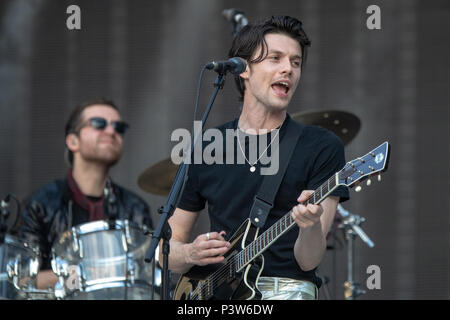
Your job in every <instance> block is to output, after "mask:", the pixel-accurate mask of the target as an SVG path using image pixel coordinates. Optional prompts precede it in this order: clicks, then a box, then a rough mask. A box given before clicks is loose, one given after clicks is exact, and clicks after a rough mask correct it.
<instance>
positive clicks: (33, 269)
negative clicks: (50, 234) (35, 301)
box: [0, 235, 39, 299]
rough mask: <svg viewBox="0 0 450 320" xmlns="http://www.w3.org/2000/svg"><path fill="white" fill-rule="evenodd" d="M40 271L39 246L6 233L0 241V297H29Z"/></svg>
mask: <svg viewBox="0 0 450 320" xmlns="http://www.w3.org/2000/svg"><path fill="white" fill-rule="evenodd" d="M38 271H39V249H38V246H37V245H32V244H30V243H27V242H24V241H22V240H20V239H18V238H16V237H14V236H11V235H5V238H4V240H3V242H2V243H0V299H29V298H30V296H29V293H30V292H34V291H35V290H36V289H35V288H36V276H37V273H38Z"/></svg>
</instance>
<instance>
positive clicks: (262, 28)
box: [228, 16, 311, 101]
mask: <svg viewBox="0 0 450 320" xmlns="http://www.w3.org/2000/svg"><path fill="white" fill-rule="evenodd" d="M269 33H281V34H286V35H288V36H290V37H292V38H293V39H295V40H297V41H298V43H299V44H300V48H301V49H302V60H301V67H303V65H304V64H305V61H306V56H307V48H308V47H309V46H311V41H310V40H309V39H308V36H307V35H306V33H305V31H304V30H303V28H302V22H301V21H300V20H297V19H296V18H293V17H289V16H272V17H270V18H268V19H265V20H261V21H259V22H256V23H253V24H248V25H246V26H245V27H244V28H242V30H241V31H240V32H239V33H238V34H237V35H236V37H235V38H234V40H233V43H232V45H231V48H230V50H229V52H228V57H229V58H231V57H241V58H243V59H245V60H247V62H248V63H249V64H251V63H258V62H261V61H263V60H264V59H265V58H266V56H267V54H268V48H267V42H266V40H265V35H266V34H269ZM259 47H261V48H262V50H261V54H260V55H259V56H258V57H255V58H254V59H252V57H253V55H254V54H255V51H256V50H257V49H258V48H259ZM234 79H235V82H236V87H237V89H238V91H239V94H240V97H239V100H240V101H243V100H244V91H245V84H244V80H243V79H242V78H241V77H240V76H239V75H236V76H235V77H234Z"/></svg>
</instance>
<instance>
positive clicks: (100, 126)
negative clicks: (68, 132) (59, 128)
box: [76, 117, 130, 135]
mask: <svg viewBox="0 0 450 320" xmlns="http://www.w3.org/2000/svg"><path fill="white" fill-rule="evenodd" d="M109 123H110V124H111V125H112V127H113V128H114V130H115V131H116V132H117V133H118V134H120V135H124V134H125V132H126V131H127V129H128V128H129V127H130V126H129V125H128V123H126V122H125V121H111V122H109ZM86 126H91V127H92V128H94V129H96V130H104V129H105V128H106V127H107V126H108V120H106V119H105V118H102V117H93V118H90V119H89V120H87V121H86V122H84V123H82V124H81V125H80V127H79V128H78V130H76V131H77V132H78V131H80V130H81V129H83V128H84V127H86Z"/></svg>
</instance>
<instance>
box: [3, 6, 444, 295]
mask: <svg viewBox="0 0 450 320" xmlns="http://www.w3.org/2000/svg"><path fill="white" fill-rule="evenodd" d="M71 4H77V5H78V6H79V7H80V8H81V30H68V29H67V27H66V19H67V18H68V16H69V15H68V14H67V13H66V8H67V7H68V6H69V5H71ZM371 4H376V5H378V6H379V7H380V8H381V27H382V28H381V30H369V29H368V28H367V27H366V20H367V18H368V17H369V15H368V14H367V13H366V9H367V7H368V6H369V5H371ZM226 8H240V9H241V10H243V11H244V12H245V14H246V16H247V18H248V19H249V20H250V21H254V20H255V19H259V18H262V17H266V16H269V15H275V14H289V15H293V16H295V17H298V18H299V19H301V20H302V21H303V22H304V27H305V30H306V31H307V33H308V35H309V36H310V38H311V39H312V47H311V50H310V53H309V57H308V61H307V64H306V67H305V69H304V70H303V76H302V79H301V83H300V87H299V89H298V90H297V93H296V96H295V97H294V99H293V101H292V103H291V105H290V107H289V112H290V113H291V114H292V113H295V112H299V111H319V110H343V111H347V112H351V113H353V114H355V115H356V116H358V117H359V119H360V120H361V123H362V127H361V130H360V132H359V134H358V135H357V137H356V138H355V139H354V140H353V141H352V142H351V143H350V144H349V145H347V146H346V157H347V159H348V160H350V159H353V158H355V157H357V156H361V155H363V154H365V153H366V152H367V151H369V150H370V149H371V148H373V147H375V146H377V145H378V144H380V143H381V142H384V141H386V140H387V141H389V142H390V143H391V144H392V146H393V151H392V156H391V163H390V168H389V171H388V172H387V174H385V175H384V177H383V180H382V182H381V183H376V184H373V185H372V186H371V187H370V188H364V189H363V192H361V193H355V192H353V191H352V193H351V196H352V198H351V200H350V201H349V202H347V203H345V204H344V207H345V208H346V209H347V210H350V211H351V212H353V213H356V214H358V215H360V216H363V217H364V218H366V219H367V221H366V222H365V223H364V224H363V225H362V226H363V229H364V230H365V231H366V233H367V234H368V235H369V237H370V238H371V239H372V240H373V241H374V243H375V247H374V248H369V247H367V246H366V245H365V244H364V243H363V242H362V241H361V240H360V239H357V240H356V254H355V267H356V279H357V280H359V281H360V283H361V284H362V287H363V288H365V289H366V290H367V288H366V279H367V278H368V276H369V275H368V274H367V273H366V270H367V267H368V266H370V265H378V266H379V267H380V268H381V289H380V290H367V291H368V292H367V294H366V295H364V296H363V297H361V299H448V298H450V255H449V249H450V248H449V247H450V233H449V232H448V229H449V225H450V218H449V217H450V215H449V211H450V194H449V191H448V190H449V183H450V172H449V165H448V164H449V160H450V143H449V139H448V128H449V125H448V118H449V116H450V111H449V110H450V108H449V82H450V81H449V80H450V61H449V57H450V45H449V30H450V4H449V2H448V1H447V0H433V1H425V0H398V1H387V0H384V1H383V0H376V1H367V0H343V1H333V0H320V1H318V0H292V1H284V0H278V1H269V0H260V1H231V0H230V1H226V0H222V1H219V0H214V1H207V0H178V1H143V0H142V1H137V0H134V1H123V0H109V1H106V0H96V1H76V0H71V1H50V0H33V1H32V0H2V1H0V28H1V29H0V50H1V51H0V108H1V109H0V110H1V117H0V147H1V149H0V150H1V151H0V196H1V197H3V196H5V195H6V194H7V193H8V192H12V193H14V194H16V195H17V196H18V197H20V198H21V199H23V198H25V197H26V196H27V195H29V194H30V193H31V192H32V191H34V190H36V189H37V188H39V187H40V186H41V185H43V184H44V183H47V182H49V181H51V180H53V179H55V178H58V177H61V176H64V175H65V174H66V171H67V165H66V164H65V162H64V157H63V154H64V136H63V130H64V123H65V121H66V119H67V116H68V113H69V111H70V110H71V109H72V108H73V107H74V106H75V105H76V104H78V103H79V102H81V101H84V100H88V99H91V98H94V97H99V96H103V97H109V98H112V99H114V100H115V101H116V102H117V104H118V105H119V106H120V108H121V111H122V115H123V117H124V118H125V119H126V120H127V121H129V122H130V123H131V125H132V127H131V130H130V131H129V134H128V135H127V137H126V146H125V154H124V156H123V158H122V160H121V162H120V163H119V164H118V165H117V166H116V167H115V168H114V170H113V173H112V175H113V177H114V179H115V180H116V181H118V182H120V183H121V184H122V185H124V186H125V187H128V188H130V189H132V190H134V191H135V192H137V193H139V194H140V195H141V196H142V197H143V198H144V199H145V200H147V201H148V203H149V204H150V205H151V207H152V209H153V218H154V221H155V222H157V221H158V219H159V217H158V215H157V214H156V208H158V207H159V206H160V205H162V204H164V203H165V200H166V199H165V197H162V196H156V195H152V194H149V193H146V192H144V191H142V190H141V189H140V188H139V187H138V186H137V182H136V181H137V178H138V176H139V174H140V173H141V172H143V171H144V170H145V169H146V168H148V167H149V166H151V165H152V164H155V163H156V162H158V161H160V160H162V159H166V158H168V157H169V156H170V151H171V148H172V147H173V146H174V145H175V143H174V142H171V141H170V134H171V132H172V131H173V130H174V129H176V128H188V129H189V128H190V126H191V121H192V115H193V109H194V97H195V90H196V86H197V79H198V76H199V72H200V68H201V66H202V65H203V64H204V63H206V62H208V61H210V60H213V59H223V58H225V57H226V54H227V51H228V47H229V45H230V43H231V40H232V36H231V24H230V23H229V22H228V21H226V19H225V18H224V17H223V16H222V15H221V12H222V10H223V9H226ZM213 80H214V75H213V74H212V73H209V74H207V76H206V77H205V79H204V82H203V87H202V99H201V106H203V107H204V106H205V105H206V102H207V98H208V97H209V94H210V92H211V90H212V86H211V84H212V82H213ZM238 114H239V102H238V100H237V94H236V91H235V88H234V83H233V82H232V79H231V77H229V78H228V79H227V82H226V85H225V88H224V90H223V91H222V92H221V93H220V96H219V97H218V99H217V101H216V104H215V106H214V109H213V111H212V113H211V116H210V120H209V122H208V125H209V126H213V125H217V124H220V123H223V122H225V121H228V120H229V119H232V118H234V117H236V116H237V115H238ZM11 219H12V218H11ZM10 223H11V224H12V223H13V222H12V221H10ZM207 226H208V222H207V218H206V217H205V215H203V217H202V219H200V221H199V222H198V228H197V229H198V231H199V232H200V231H203V230H205V229H206V228H207ZM332 235H333V236H336V237H337V238H338V239H339V240H340V241H341V242H342V241H343V237H342V235H341V231H339V230H338V231H336V232H334V233H333V234H332ZM346 248H347V246H346V245H345V241H344V242H343V243H342V245H339V242H336V249H335V250H328V251H327V253H326V256H325V259H324V262H323V264H322V266H321V267H320V272H321V274H322V275H323V276H327V277H329V278H330V279H331V281H330V283H329V285H328V290H329V293H330V295H331V297H332V298H337V299H342V298H343V286H342V285H343V283H344V281H345V280H346V270H347V269H346V263H347V261H346V259H347V255H346ZM321 294H322V295H323V296H326V295H325V291H324V290H322V292H321Z"/></svg>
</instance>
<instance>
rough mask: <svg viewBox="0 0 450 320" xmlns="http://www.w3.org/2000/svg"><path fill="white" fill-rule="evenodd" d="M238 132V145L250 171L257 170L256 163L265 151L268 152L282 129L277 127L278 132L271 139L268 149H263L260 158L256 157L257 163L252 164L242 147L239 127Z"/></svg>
mask: <svg viewBox="0 0 450 320" xmlns="http://www.w3.org/2000/svg"><path fill="white" fill-rule="evenodd" d="M237 131H238V133H237V138H238V145H239V149H241V152H242V155H243V156H244V159H245V161H246V162H247V163H248V165H249V166H250V172H255V171H256V167H255V164H256V163H257V162H258V161H259V159H261V157H262V156H263V155H264V153H266V151H267V149H269V147H270V145H271V144H272V142H273V141H274V140H275V138H276V137H277V135H278V133H279V132H280V129H277V133H276V134H275V136H274V137H273V138H272V141H270V143H269V145H268V146H267V147H266V149H265V150H264V151H263V153H261V155H260V156H259V158H258V159H256V161H255V163H253V164H251V163H250V161H248V160H247V157H246V156H245V152H244V150H243V149H242V146H241V141H240V139H239V131H241V129H239V128H238V130H237Z"/></svg>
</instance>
